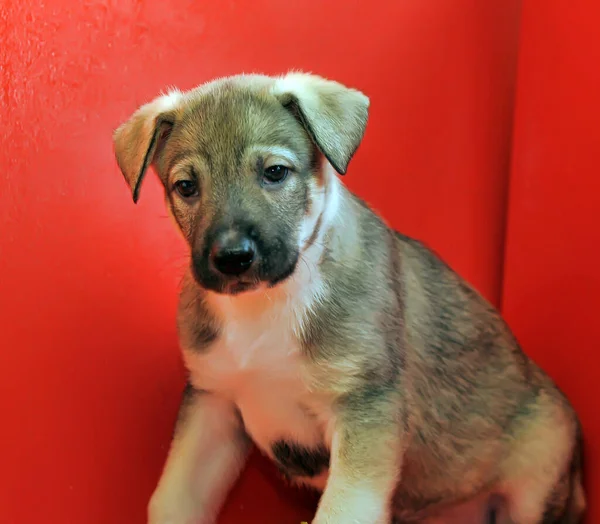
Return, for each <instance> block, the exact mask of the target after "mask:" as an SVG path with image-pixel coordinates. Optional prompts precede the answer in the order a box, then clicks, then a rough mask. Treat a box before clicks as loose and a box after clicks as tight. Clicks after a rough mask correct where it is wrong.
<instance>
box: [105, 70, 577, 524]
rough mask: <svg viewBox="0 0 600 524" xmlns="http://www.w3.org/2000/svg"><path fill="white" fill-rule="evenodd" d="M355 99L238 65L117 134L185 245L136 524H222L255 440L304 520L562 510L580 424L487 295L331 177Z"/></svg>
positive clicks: (126, 171)
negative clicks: (170, 373) (165, 397)
mask: <svg viewBox="0 0 600 524" xmlns="http://www.w3.org/2000/svg"><path fill="white" fill-rule="evenodd" d="M368 108H369V100H368V98H367V97H366V96H365V95H363V94H362V93H360V92H359V91H357V90H354V89H350V88H347V87H345V86H343V85H340V84H339V83H336V82H333V81H329V80H326V79H323V78H320V77H317V76H313V75H308V74H300V73H291V74H288V75H285V76H282V77H278V78H272V77H267V76H260V75H241V76H234V77H230V78H224V79H219V80H215V81H213V82H210V83H207V84H205V85H202V86H200V87H198V88H196V89H193V90H191V91H189V92H186V93H182V92H179V91H171V92H169V93H168V94H165V95H163V96H160V97H158V98H156V99H155V100H154V101H152V102H150V103H148V104H146V105H144V106H142V107H141V108H139V109H138V110H137V111H136V112H135V113H134V114H133V115H132V117H131V118H130V119H129V120H128V121H127V122H126V123H124V124H123V125H121V126H120V127H119V128H118V129H117V130H116V131H115V133H114V145H115V153H116V158H117V162H118V165H119V167H120V169H121V171H122V173H123V175H124V177H125V180H126V181H127V183H128V184H129V187H130V188H131V191H132V193H133V200H134V201H137V200H138V197H139V193H140V187H141V184H142V180H143V178H144V175H145V173H146V171H147V169H148V168H149V166H153V168H154V170H155V171H156V173H157V174H158V176H159V178H160V180H161V181H162V184H163V185H164V188H165V200H166V205H167V207H168V209H169V210H170V213H171V215H172V217H173V219H174V221H175V223H176V225H177V227H178V229H179V230H180V232H181V234H182V235H183V237H184V238H185V240H186V241H187V243H188V244H189V247H190V253H191V264H190V267H189V270H188V271H187V274H186V275H185V279H184V282H183V288H182V291H181V298H180V306H179V313H178V327H179V336H180V341H181V348H182V352H183V358H184V361H185V364H186V367H187V369H188V371H189V383H188V385H187V387H186V389H185V393H184V398H183V401H182V404H181V410H180V414H179V418H178V422H177V425H176V428H175V433H174V438H173V442H172V446H171V449H170V452H169V455H168V459H167V462H166V465H165V467H164V472H163V474H162V477H161V479H160V481H159V484H158V487H157V488H156V490H155V492H154V494H153V496H152V498H151V501H150V504H149V511H148V513H149V516H148V521H149V523H150V524H209V523H214V522H215V520H216V518H217V515H218V512H219V509H220V507H221V505H222V503H223V501H224V499H225V497H226V495H227V493H228V491H229V489H230V487H231V486H232V484H233V483H234V481H235V480H236V478H237V477H238V475H239V473H240V471H241V469H242V468H243V466H244V461H245V459H246V456H247V455H248V451H249V448H250V445H251V442H254V443H255V444H256V445H257V446H258V447H259V448H260V449H261V450H262V451H263V452H264V453H265V454H267V455H268V456H269V457H271V458H272V459H273V461H274V462H275V463H276V464H277V465H278V467H279V468H280V469H281V471H282V472H283V474H284V475H285V476H286V477H288V478H289V479H290V480H292V481H294V482H297V483H301V484H305V485H308V486H312V487H314V488H316V489H318V490H322V496H321V500H320V503H319V507H318V510H317V514H316V516H315V518H314V520H313V524H351V523H356V524H374V523H378V524H383V523H385V524H387V523H389V522H406V523H408V522H431V523H433V522H436V523H450V522H456V523H461V524H467V523H473V524H475V523H477V524H482V523H491V522H496V523H513V524H538V523H565V524H566V523H568V524H576V523H578V522H580V520H581V517H582V514H583V512H584V508H585V498H584V493H583V490H582V484H581V459H580V452H581V448H580V429H579V423H578V420H577V417H576V415H575V413H574V411H573V409H572V408H571V407H570V405H569V403H568V401H567V399H566V398H565V396H564V395H563V394H562V393H561V392H560V391H559V390H558V388H557V387H556V386H555V385H554V383H553V382H552V381H551V380H550V378H548V377H547V376H546V375H545V374H544V373H543V372H542V371H541V370H540V369H539V368H538V367H537V366H536V365H535V364H534V363H533V362H532V361H531V360H529V359H528V358H527V357H526V356H525V355H524V353H523V352H522V351H521V349H520V348H519V345H518V344H517V342H516V340H515V338H514V337H513V335H512V334H511V332H510V330H509V328H508V327H507V326H506V325H505V323H504V322H503V321H502V320H501V318H500V316H499V314H498V313H497V312H496V311H495V310H494V309H493V308H492V307H491V306H490V305H489V304H488V303H487V302H486V301H485V300H484V299H483V298H482V297H481V296H480V295H479V294H477V292H476V291H474V290H473V289H472V288H471V287H470V286H469V285H468V284H467V283H466V282H465V281H464V280H462V279H461V278H460V277H459V276H458V275H457V274H456V273H454V272H453V271H452V270H451V269H450V268H449V267H448V266H447V265H445V264H444V263H443V262H442V261H441V260H440V259H439V258H438V257H437V256H436V255H435V254H434V253H433V252H432V251H430V250H429V249H428V248H427V247H425V246H424V245H423V244H421V243H420V242H418V241H416V240H413V239H411V238H408V237H406V236H403V235H401V234H400V233H397V232H396V231H393V230H392V229H390V228H389V227H387V226H386V224H385V223H384V222H383V221H382V219H381V218H379V217H378V216H377V215H376V214H374V213H373V212H372V211H371V210H370V209H369V208H368V207H367V205H365V204H364V203H363V202H362V201H361V200H360V199H358V198H357V197H356V196H354V195H353V194H351V193H350V192H349V191H348V190H347V189H346V188H345V187H344V186H343V185H342V183H341V182H340V178H339V177H338V174H339V175H343V174H345V173H346V170H347V168H348V164H349V162H350V160H351V158H352V156H353V154H354V152H355V151H356V149H357V147H358V146H359V143H360V142H361V140H362V137H363V134H364V132H365V127H366V123H367V116H368Z"/></svg>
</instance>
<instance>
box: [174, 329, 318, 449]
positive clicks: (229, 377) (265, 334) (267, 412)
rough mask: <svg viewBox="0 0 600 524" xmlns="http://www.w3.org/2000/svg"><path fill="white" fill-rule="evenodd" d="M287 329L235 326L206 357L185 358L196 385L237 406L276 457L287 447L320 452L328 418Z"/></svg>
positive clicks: (259, 442)
mask: <svg viewBox="0 0 600 524" xmlns="http://www.w3.org/2000/svg"><path fill="white" fill-rule="evenodd" d="M284 328H285V326H281V325H279V324H278V323H274V325H265V324H263V323H260V322H254V323H252V322H241V321H238V322H231V323H229V325H227V327H226V329H224V330H223V332H222V333H221V335H220V337H219V339H218V340H217V341H215V343H214V344H213V345H211V347H210V348H208V349H207V350H206V351H205V352H204V353H202V354H198V353H193V352H186V354H185V358H186V364H187V366H188V368H189V371H190V375H191V379H192V382H193V384H194V386H195V387H197V388H202V389H206V390H209V391H212V392H214V393H215V394H218V395H222V396H224V397H226V398H228V399H230V400H231V401H232V402H234V403H235V404H236V406H237V408H238V409H239V412H240V414H241V416H242V419H243V422H244V425H245V429H246V431H247V432H248V434H249V435H250V436H251V437H252V439H253V440H254V442H255V443H256V444H257V445H258V446H259V447H260V448H261V449H262V450H263V451H264V452H265V453H267V454H268V455H270V456H271V457H273V458H274V459H277V457H276V452H277V451H278V450H279V452H280V453H279V454H280V455H281V454H282V453H284V452H285V449H286V448H285V446H290V448H289V449H290V450H291V451H294V450H295V449H296V447H300V448H301V449H320V448H321V447H322V446H323V445H324V441H325V438H324V434H325V433H326V426H327V421H328V418H329V417H328V415H327V408H326V406H325V407H324V406H322V405H320V403H319V402H318V398H317V397H316V395H314V394H312V393H311V392H310V391H309V389H308V387H307V385H306V380H305V376H304V373H305V370H304V366H303V357H302V355H301V352H300V348H299V346H298V344H297V342H296V341H295V338H294V336H293V333H292V332H291V330H286V329H284ZM282 450H283V451H282Z"/></svg>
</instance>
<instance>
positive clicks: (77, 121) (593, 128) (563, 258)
mask: <svg viewBox="0 0 600 524" xmlns="http://www.w3.org/2000/svg"><path fill="white" fill-rule="evenodd" d="M298 4H301V5H298ZM591 11H594V12H591ZM599 15H600V8H599V7H598V4H597V3H596V2H594V0H589V1H580V2H579V1H574V0H562V1H552V0H544V1H540V2H536V1H534V0H532V1H531V2H529V3H525V6H524V8H523V10H521V5H520V2H518V1H517V0H486V1H485V2H482V1H481V0H419V1H410V0H403V1H399V0H390V1H387V2H386V1H379V2H362V1H358V0H335V1H330V2H321V1H319V0H304V1H303V2H299V3H295V4H293V3H291V2H284V1H282V0H279V1H275V0H252V1H248V2H242V1H235V0H219V1H217V0H211V1H203V2H199V1H193V0H162V1H160V2H158V1H155V2H150V1H141V0H119V1H118V2H117V1H114V0H100V1H98V0H87V1H86V2H74V1H70V0H46V1H45V2H44V3H41V2H34V1H33V0H3V1H2V2H1V3H0V74H1V77H0V104H1V105H0V114H1V115H2V124H1V125H0V145H1V147H0V184H1V185H0V335H1V339H0V340H1V341H2V342H1V344H2V345H1V347H2V351H1V352H0V415H1V418H0V420H1V424H2V426H1V430H2V431H1V433H0V434H1V435H2V437H1V438H0V446H1V447H0V470H1V471H2V475H0V522H1V523H2V524H5V523H6V524H13V523H14V524H32V523H34V522H46V523H49V524H66V523H75V524H106V523H107V522H110V523H111V524H121V523H122V524H135V523H139V524H142V523H143V522H144V514H145V506H146V502H147V499H148V497H149V495H150V493H151V491H152V489H153V488H154V485H155V483H156V480H157V478H158V475H159V473H160V469H161V467H162V463H163V460H164V457H165V453H166V448H167V446H168V443H169V437H170V434H171V428H172V424H173V421H174V418H175V414H176V410H177V403H178V400H179V392H180V389H181V386H182V376H183V375H182V369H181V365H180V361H179V355H178V350H177V341H176V337H175V329H174V311H175V304H176V291H177V285H178V280H179V276H180V274H181V269H182V267H183V266H184V264H185V263H186V261H185V254H184V250H183V248H182V246H181V245H180V244H179V242H178V240H177V237H176V235H175V234H174V232H173V231H172V226H171V223H170V221H169V220H167V219H166V218H165V216H166V213H165V210H164V206H163V203H162V196H161V190H160V187H159V185H158V183H157V182H156V180H155V179H154V177H149V178H148V181H147V183H146V185H145V188H144V189H145V191H144V197H143V198H142V199H141V203H140V204H139V205H138V206H137V207H136V206H134V205H133V204H132V203H131V198H130V195H129V194H128V192H127V189H126V186H125V184H124V182H123V181H122V179H121V177H120V174H119V173H118V170H117V168H116V165H115V162H114V158H113V156H112V144H111V133H112V130H113V129H114V128H115V127H116V126H117V125H118V124H119V123H120V122H121V121H122V120H123V119H125V118H126V117H128V116H129V114H130V113H131V112H132V111H133V110H134V109H135V108H136V107H137V106H138V105H140V104H141V103H143V102H145V101H147V100H148V99H150V98H152V97H153V96H155V95H156V94H158V92H159V91H161V90H162V89H164V88H166V87H168V86H170V85H176V86H177V87H180V88H182V89H185V88H190V87H192V86H194V85H196V84H198V83H201V82H203V81H206V80H209V79H211V78H213V77H215V76H219V75H225V74H234V73H239V72H242V71H244V72H265V73H271V74H275V73H280V72H283V71H285V70H288V69H291V68H297V69H304V70H309V71H313V72H315V73H319V74H322V75H324V76H329V77H332V78H335V79H337V80H340V81H342V82H345V83H348V84H352V85H354V86H356V87H358V88H360V89H362V90H363V91H365V92H366V93H368V94H369V96H370V97H371V99H372V112H371V121H370V123H369V126H368V131H367V135H366V138H365V141H364V144H363V146H362V147H361V149H360V150H359V153H358V154H357V156H356V157H355V160H354V162H353V164H352V165H351V169H350V171H349V174H348V175H347V176H346V178H345V179H344V180H345V181H346V182H347V183H348V185H349V186H350V187H351V188H352V189H354V190H355V191H357V192H358V193H359V194H360V195H361V196H363V197H364V198H366V199H367V200H368V201H369V202H371V203H372V204H373V205H374V207H375V208H376V209H378V210H379V211H380V212H381V213H382V214H383V215H384V216H385V217H386V218H387V219H388V220H389V222H390V223H391V224H392V225H393V226H395V227H397V228H399V229H401V230H402V231H404V232H405V233H408V234H411V235H415V236H418V237H420V238H423V239H424V240H426V241H428V242H429V243H430V244H431V245H432V246H433V247H434V248H435V249H436V250H437V251H438V252H440V253H441V254H442V255H443V256H444V257H445V258H446V259H447V260H448V261H449V262H450V263H451V265H453V266H454V267H455V268H456V269H457V270H458V271H459V272H460V273H461V274H462V275H464V276H465V277H466V278H467V279H468V280H470V281H471V282H473V283H474V284H475V285H476V286H477V287H478V288H479V289H480V290H481V291H482V292H483V293H484V294H485V295H486V296H487V297H488V298H489V299H490V300H492V301H493V302H494V303H496V304H498V305H499V304H501V303H502V305H503V307H504V310H505V312H506V315H507V317H508V320H509V321H510V323H511V325H512V326H513V327H514V329H515V332H516V334H517V335H518V336H519V337H520V338H521V339H522V341H523V343H524V346H525V348H526V350H527V351H528V352H529V353H530V354H531V355H533V356H534V357H535V358H536V359H537V360H539V361H540V362H541V363H542V364H543V365H544V366H545V367H546V368H547V369H548V370H549V371H550V372H551V373H552V375H553V376H555V377H556V379H557V380H558V382H559V384H560V385H561V386H563V387H564V389H565V390H566V391H567V393H568V394H569V395H570V396H571V397H572V399H573V401H574V403H575V404H576V407H577V408H578V410H579V411H580V412H581V415H582V418H583V422H584V426H585V430H586V437H587V449H586V451H587V465H588V480H589V486H588V490H589V492H590V495H591V497H590V498H592V499H593V498H594V494H596V498H597V494H598V492H599V490H600V476H599V473H598V466H600V424H599V422H598V419H597V417H596V415H595V413H594V411H595V398H594V394H595V393H597V392H598V391H600V389H599V387H598V386H597V385H596V382H595V380H594V379H595V377H596V376H597V374H598V368H599V366H598V357H597V356H596V354H595V353H594V349H595V348H597V346H598V343H599V342H600V332H599V331H598V321H597V320H596V318H595V316H596V315H597V313H598V311H599V308H598V305H597V297H598V296H599V295H600V282H599V278H598V276H597V273H596V271H594V269H595V266H596V265H597V263H596V261H597V260H598V256H597V255H598V242H599V241H600V238H599V230H600V227H599V225H598V218H597V211H596V210H597V209H599V206H598V204H599V203H600V202H599V195H600V191H599V189H600V187H599V184H598V180H599V176H598V173H597V169H595V167H596V161H595V160H596V155H597V153H598V152H600V147H599V146H600V132H599V131H598V127H597V126H598V122H599V121H600V101H599V100H600V97H599V96H598V93H600V85H599V82H598V80H599V78H598V71H600V69H599V68H598V64H599V63H600V60H599V59H600V40H599V39H598V38H597V37H595V36H594V35H595V34H596V26H597V24H595V20H597V19H598V16H599ZM521 17H522V24H521V27H520V29H519V22H520V18H521ZM515 97H516V104H515ZM511 159H512V162H511ZM509 187H510V191H509ZM507 210H508V213H507ZM505 240H506V242H505ZM594 255H596V256H594ZM592 504H596V505H594V507H592V512H593V515H595V516H596V519H598V518H600V508H599V507H598V506H597V503H595V502H594V501H593V500H592ZM310 508H311V504H310V503H309V502H307V501H305V500H303V497H300V496H299V495H298V494H296V493H294V492H289V491H287V490H283V489H282V488H281V485H280V483H279V481H278V479H277V478H276V477H275V476H274V475H273V472H272V469H271V468H270V466H269V465H267V464H265V463H264V461H262V460H259V459H257V458H255V459H254V460H253V463H252V465H251V467H250V468H248V470H247V472H246V473H245V475H244V476H243V478H242V480H241V482H240V483H239V485H238V486H237V488H236V490H235V492H234V493H233V495H232V497H231V500H230V503H229V505H228V507H227V508H226V510H225V513H224V516H223V519H222V522H223V523H230V524H233V523H236V524H237V523H238V522H242V521H243V522H251V523H254V522H260V523H261V524H271V523H272V524H275V523H277V524H285V523H290V524H298V523H299V521H300V519H301V517H302V518H304V519H310V515H311V511H310ZM591 521H592V520H590V522H591Z"/></svg>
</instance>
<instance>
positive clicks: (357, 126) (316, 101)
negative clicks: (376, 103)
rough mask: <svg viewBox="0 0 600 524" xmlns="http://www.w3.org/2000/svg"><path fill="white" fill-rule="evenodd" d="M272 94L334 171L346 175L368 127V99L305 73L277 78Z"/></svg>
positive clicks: (358, 93) (336, 84)
mask: <svg viewBox="0 0 600 524" xmlns="http://www.w3.org/2000/svg"><path fill="white" fill-rule="evenodd" d="M272 92H273V94H274V95H275V96H276V97H277V98H278V99H279V100H280V102H281V103H282V105H283V106H284V107H286V108H288V109H289V110H290V111H292V113H293V114H294V116H296V118H298V120H299V121H300V123H301V124H302V125H303V126H304V128H305V129H306V132H307V133H308V134H309V136H310V137H311V138H312V140H313V142H314V143H315V144H316V146H317V147H318V148H319V150H320V151H321V153H323V155H325V157H326V158H327V160H329V162H330V163H331V165H332V166H333V167H334V169H335V170H336V171H337V172H338V173H339V174H340V175H344V174H346V171H347V169H348V164H349V163H350V160H351V159H352V157H353V156H354V153H355V152H356V150H357V149H358V146H359V144H360V142H361V141H362V138H363V135H364V133H365V128H366V127H367V119H368V116H369V99H368V98H367V96H365V95H364V94H363V93H361V92H360V91H357V90H356V89H351V88H348V87H346V86H344V85H342V84H339V83H337V82H333V81H331V80H326V79H324V78H321V77H319V76H316V75H311V74H305V73H290V74H288V75H285V76H283V77H281V78H278V79H277V80H276V81H275V83H274V85H273V88H272Z"/></svg>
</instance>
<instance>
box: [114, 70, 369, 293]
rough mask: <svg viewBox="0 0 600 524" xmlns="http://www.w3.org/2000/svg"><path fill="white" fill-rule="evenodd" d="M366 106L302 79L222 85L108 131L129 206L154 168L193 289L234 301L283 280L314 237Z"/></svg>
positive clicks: (237, 80)
mask: <svg viewBox="0 0 600 524" xmlns="http://www.w3.org/2000/svg"><path fill="white" fill-rule="evenodd" d="M367 108H368V99H367V98H366V97H365V96H364V95H362V94H361V93H359V92H357V91H354V90H350V89H348V88H345V87H343V86H341V85H340V84H337V83H334V82H329V81H326V80H323V79H321V78H319V77H313V76H311V75H298V74H296V75H288V76H286V77H283V78H279V79H273V78H269V77H262V76H241V77H231V78H227V79H222V80H219V81H215V82H212V83H209V84H206V85H204V86H201V87H200V88H197V89H195V90H193V91H190V92H189V93H185V94H182V93H179V92H174V93H171V94H169V95H165V96H163V97H160V98H158V99H156V100H155V101H153V102H152V103H150V104H147V105H146V106H143V107H142V108H140V109H139V110H138V111H137V112H136V113H135V114H134V115H133V116H132V118H131V119H130V120H129V121H128V122H127V123H125V124H124V125H123V126H121V127H120V128H119V129H118V130H117V131H116V132H115V151H116V155H117V161H118V162H119V165H120V167H121V170H122V171H123V174H124V176H125V178H126V180H127V181H128V182H129V184H130V186H131V188H132V190H133V194H134V200H137V197H138V192H139V187H140V183H141V180H142V178H143V175H144V172H145V170H146V168H147V167H148V166H149V165H153V166H154V168H155V170H156V171H157V173H158V175H159V177H160V179H161V181H162V183H163V185H164V188H165V196H166V202H167V206H168V207H169V210H170V212H171V214H172V216H173V218H174V219H175V221H176V223H177V225H178V227H179V228H180V230H181V232H182V234H183V236H184V237H185V238H186V240H187V242H188V243H189V246H190V250H191V260H192V271H193V274H194V276H195V278H196V280H197V281H198V283H199V284H200V285H201V286H203V287H204V288H206V289H209V290H212V291H216V292H219V293H228V294H236V293H240V292H242V291H246V290H250V289H254V288H256V287H258V286H260V285H261V284H264V285H266V286H274V285H276V284H278V283H279V282H282V281H283V280H285V279H286V278H287V277H288V276H290V275H291V274H292V273H293V272H294V269H295V267H296V264H297V262H298V258H299V255H300V253H301V252H302V250H303V249H305V248H306V247H307V245H308V244H309V243H310V239H311V233H312V231H311V230H312V229H313V228H314V227H316V221H315V216H318V213H319V212H320V211H321V210H318V209H315V206H316V205H317V203H318V202H320V198H319V197H320V196H321V195H322V194H323V193H324V192H325V191H326V187H325V186H326V180H325V178H324V176H323V173H324V166H325V165H328V164H327V162H330V163H331V164H332V165H334V167H335V168H336V169H337V170H338V172H340V173H344V172H345V170H346V168H347V165H348V162H349V161H350V158H351V157H352V155H353V154H354V151H355V150H356V148H357V147H358V144H359V142H360V140H361V138H362V135H363V133H364V128H365V125H366V119H367Z"/></svg>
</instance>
